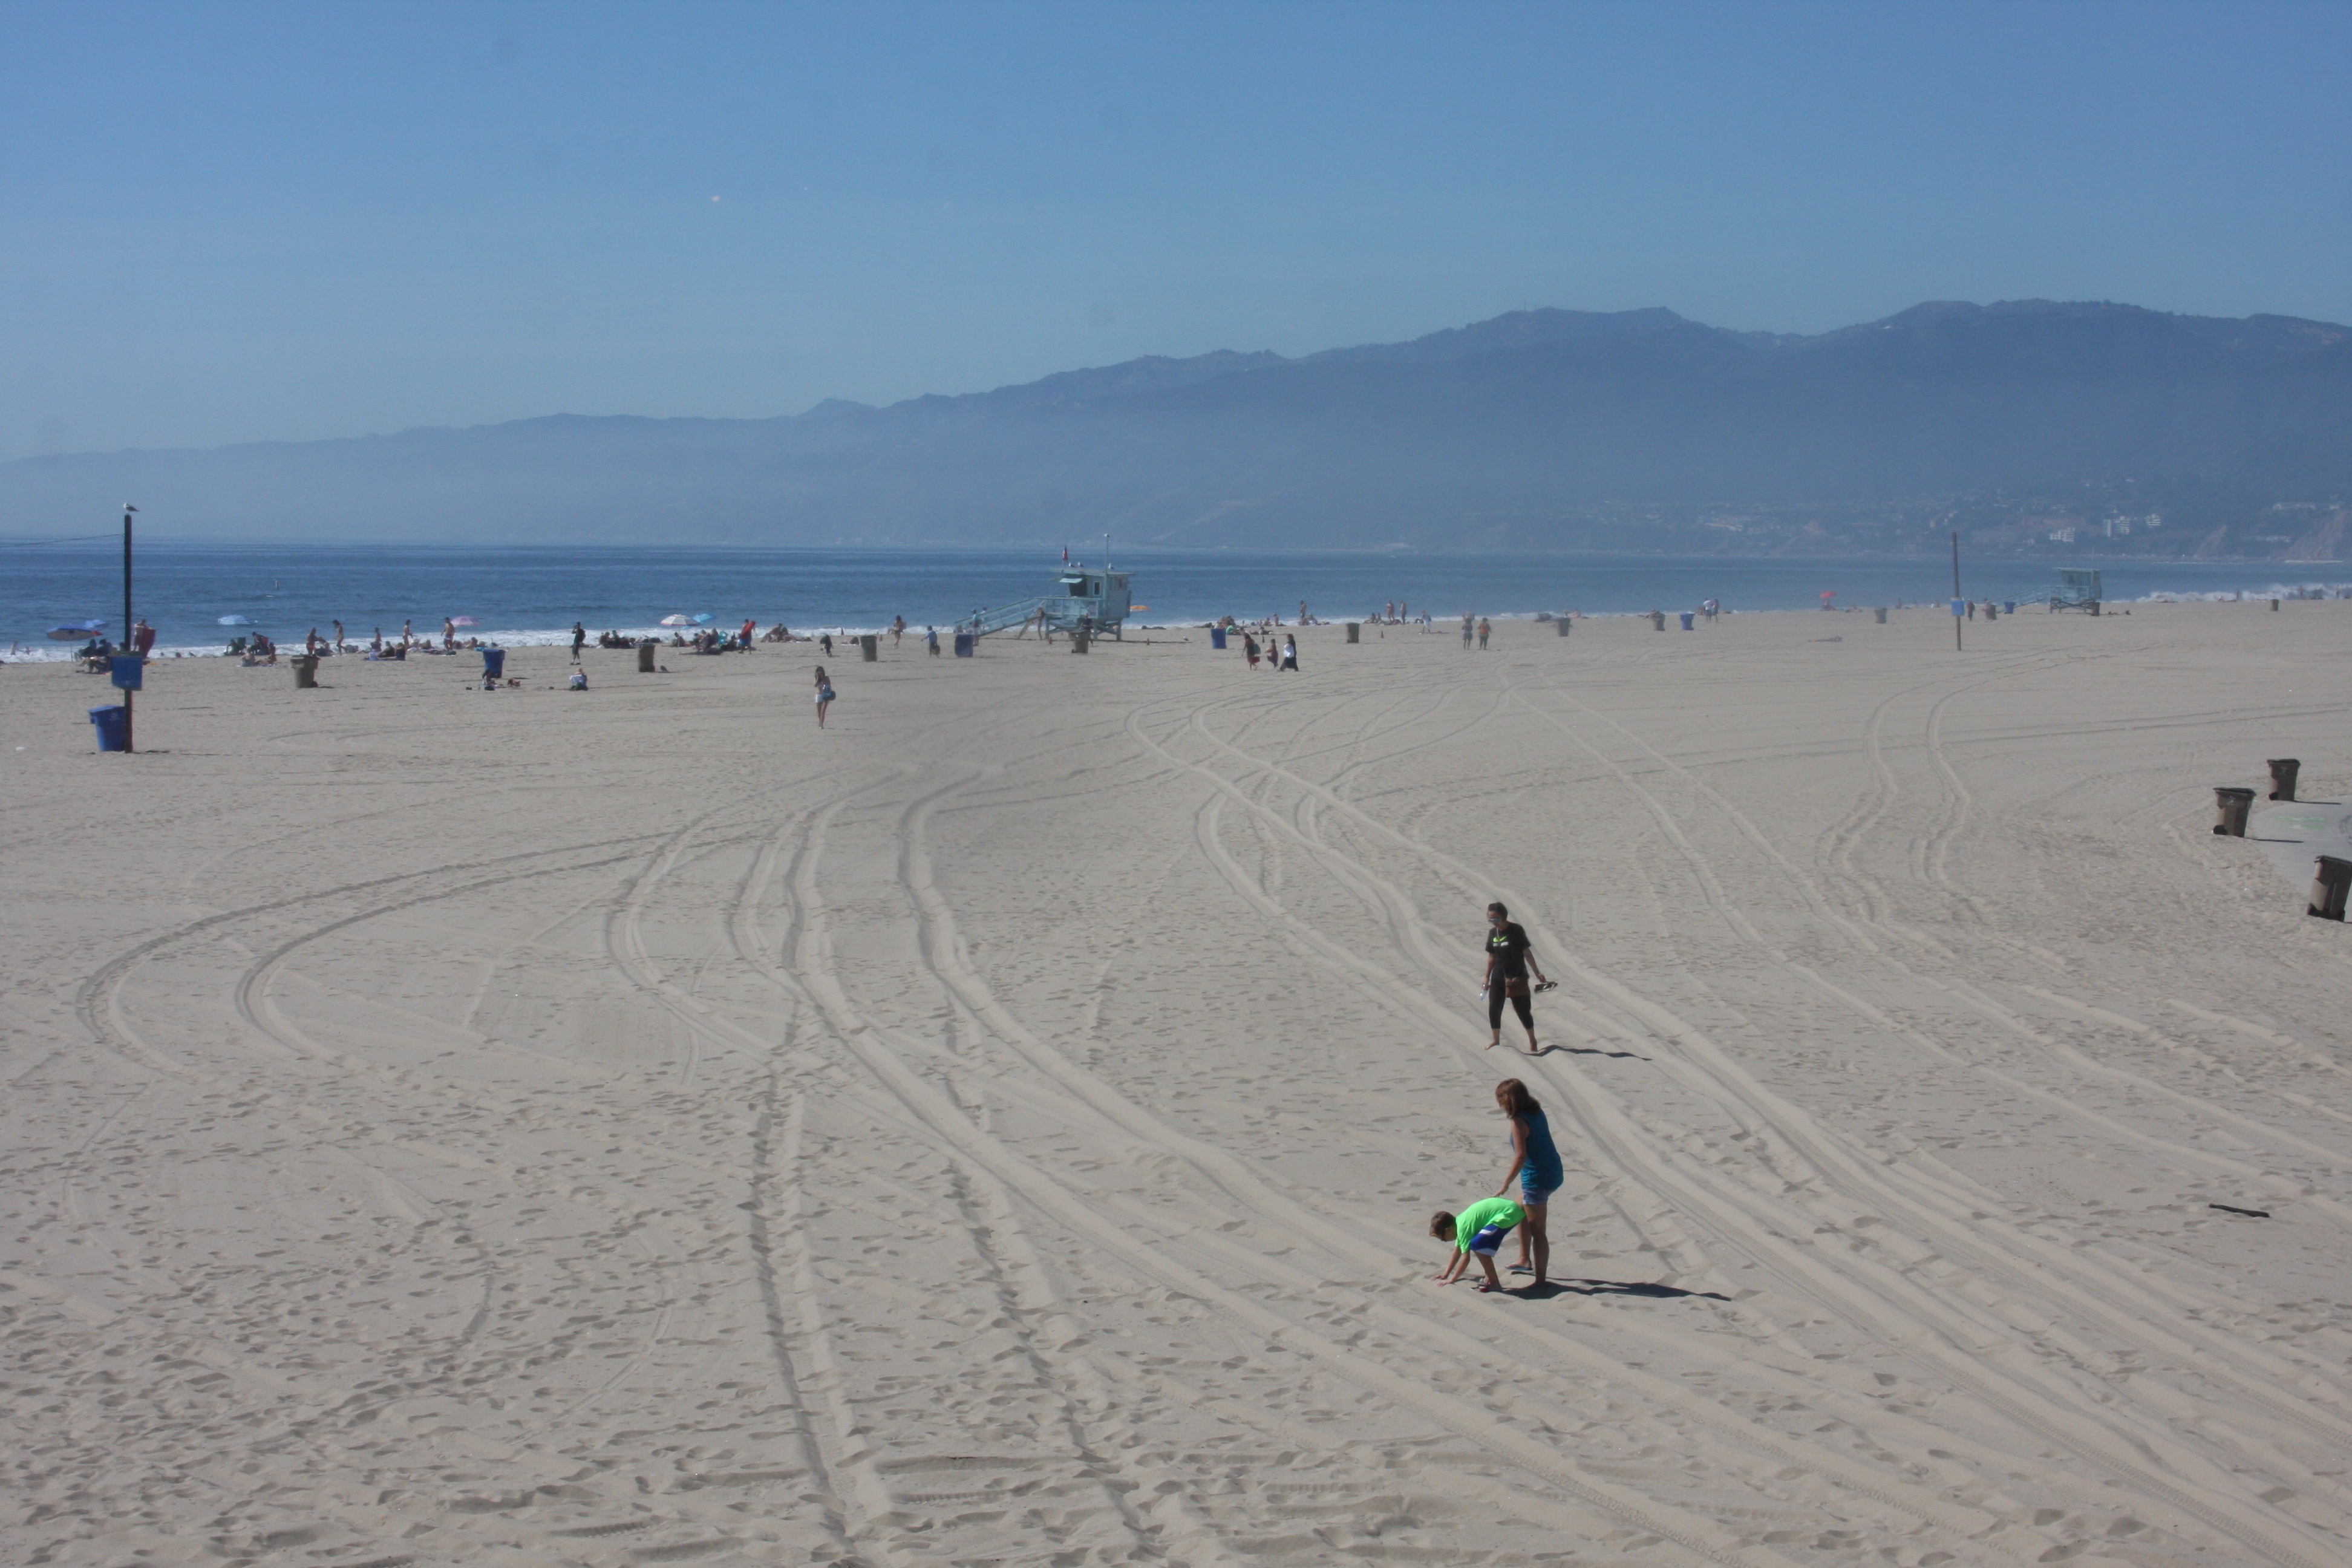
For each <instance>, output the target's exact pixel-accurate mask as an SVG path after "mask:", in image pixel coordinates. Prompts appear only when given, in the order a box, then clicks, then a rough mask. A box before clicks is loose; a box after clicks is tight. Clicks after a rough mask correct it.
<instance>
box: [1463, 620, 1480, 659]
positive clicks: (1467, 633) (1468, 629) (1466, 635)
mask: <svg viewBox="0 0 2352 1568" xmlns="http://www.w3.org/2000/svg"><path fill="white" fill-rule="evenodd" d="M1476 625H1477V617H1475V616H1463V617H1462V651H1463V652H1464V653H1468V652H1469V651H1470V637H1471V633H1472V632H1473V631H1474V630H1475V627H1476Z"/></svg>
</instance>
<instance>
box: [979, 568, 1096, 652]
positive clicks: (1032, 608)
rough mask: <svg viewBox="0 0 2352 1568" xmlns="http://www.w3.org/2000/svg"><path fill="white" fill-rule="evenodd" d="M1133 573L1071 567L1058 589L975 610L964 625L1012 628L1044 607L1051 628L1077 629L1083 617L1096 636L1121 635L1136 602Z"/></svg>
mask: <svg viewBox="0 0 2352 1568" xmlns="http://www.w3.org/2000/svg"><path fill="white" fill-rule="evenodd" d="M1131 576H1132V574H1129V573H1126V572H1112V571H1108V570H1099V571H1098V570H1097V569H1095V568H1092V567H1087V566H1071V567H1067V568H1066V569H1065V570H1064V571H1063V573H1062V575H1061V577H1060V578H1059V579H1058V580H1057V581H1056V582H1055V588H1056V590H1057V592H1055V593H1051V594H1041V595H1038V596H1037V597H1035V598H1034V599H1023V600H1020V601H1018V602H1017V603H1014V604H1010V605H997V606H996V607H995V608H993V609H988V610H975V611H973V612H972V614H971V617H970V618H969V619H967V620H966V621H965V622H964V629H965V630H966V631H969V632H971V633H973V634H975V635H977V636H980V637H987V636H989V635H990V634H992V633H994V632H1006V631H1012V630H1013V629H1014V628H1016V627H1019V626H1027V625H1029V624H1031V623H1032V622H1034V621H1035V620H1036V618H1037V613H1038V612H1039V611H1040V610H1043V611H1044V612H1045V629H1046V630H1048V631H1057V632H1069V631H1075V630H1076V629H1077V626H1078V623H1079V622H1080V621H1082V620H1083V621H1085V622H1086V624H1087V628H1088V629H1089V630H1090V631H1091V632H1092V633H1093V634H1094V635H1095V636H1097V637H1100V636H1102V635H1104V634H1106V633H1108V635H1109V636H1110V637H1114V638H1117V637H1119V636H1120V628H1121V627H1122V626H1124V625H1125V624H1126V621H1127V616H1128V609H1129V605H1130V604H1131V603H1132V596H1131V595H1130V594H1129V580H1130V578H1131Z"/></svg>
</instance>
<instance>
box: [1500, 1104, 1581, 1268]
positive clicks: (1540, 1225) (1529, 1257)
mask: <svg viewBox="0 0 2352 1568" xmlns="http://www.w3.org/2000/svg"><path fill="white" fill-rule="evenodd" d="M1495 1103H1496V1105H1498V1106H1500V1107H1501V1108H1502V1111H1503V1114H1504V1115H1506V1116H1507V1117H1509V1118H1510V1119H1511V1166H1510V1169H1509V1170H1507V1171H1505V1172H1504V1173H1503V1184H1502V1185H1501V1186H1499V1187H1496V1189H1495V1195H1496V1197H1498V1198H1499V1197H1507V1196H1508V1195H1509V1194H1510V1191H1511V1182H1512V1180H1513V1178H1515V1177H1516V1178H1517V1181H1518V1184H1519V1207H1521V1208H1523V1209H1525V1210H1526V1211H1527V1214H1528V1217H1527V1223H1526V1224H1524V1225H1522V1226H1519V1260H1518V1261H1517V1263H1514V1264H1513V1265H1511V1272H1512V1273H1514V1274H1533V1275H1534V1276H1535V1277H1536V1278H1535V1282H1536V1283H1537V1284H1538V1285H1541V1284H1543V1283H1544V1282H1545V1280H1547V1279H1549V1278H1550V1268H1551V1241H1550V1238H1549V1237H1546V1236H1545V1235H1544V1205H1546V1204H1549V1203H1550V1202H1551V1195H1552V1194H1554V1193H1556V1192H1558V1191H1559V1184H1560V1183H1561V1181H1562V1180H1563V1179H1564V1176H1565V1173H1563V1172H1562V1171H1561V1169H1560V1164H1559V1150H1558V1149H1556V1148H1554V1147H1553V1146H1552V1141H1551V1123H1550V1122H1549V1121H1545V1120H1544V1109H1543V1105H1542V1102H1540V1101H1539V1100H1537V1099H1536V1097H1535V1096H1534V1095H1532V1094H1529V1093H1528V1086H1527V1085H1526V1084H1524V1083H1521V1082H1520V1081H1519V1080H1518V1079H1515V1078H1507V1079H1504V1080H1503V1081H1502V1082H1500V1083H1498V1084H1496V1086H1495Z"/></svg>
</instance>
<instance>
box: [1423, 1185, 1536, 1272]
mask: <svg viewBox="0 0 2352 1568" xmlns="http://www.w3.org/2000/svg"><path fill="white" fill-rule="evenodd" d="M1527 1217H1528V1211H1527V1210H1525V1209H1523V1208H1521V1207H1520V1206H1519V1205H1517V1204H1516V1203H1514V1202H1512V1201H1511V1200H1510V1199H1509V1198H1480V1199H1479V1200H1478V1201H1477V1202H1476V1203H1475V1204H1472V1205H1470V1206H1469V1207H1468V1208H1466V1209H1464V1210H1463V1211H1462V1212H1461V1214H1460V1215H1450V1214H1447V1213H1446V1212H1445V1211H1444V1209H1440V1210H1438V1211H1437V1213H1435V1214H1433V1215H1430V1216H1429V1234H1430V1235H1432V1236H1433V1237H1436V1238H1437V1239H1438V1240H1440V1241H1447V1242H1452V1243H1453V1244H1454V1257H1453V1258H1452V1259H1451V1260H1450V1261H1449V1262H1448V1263H1447V1264H1446V1265H1445V1271H1444V1273H1442V1274H1440V1275H1439V1276H1438V1277H1437V1282H1438V1283H1439V1284H1440V1285H1451V1284H1453V1283H1454V1281H1455V1280H1456V1279H1461V1278H1462V1276H1463V1274H1464V1272H1465V1271H1466V1270H1467V1269H1468V1268H1469V1267H1470V1259H1471V1258H1473V1257H1475V1258H1477V1259H1478V1261H1479V1262H1480V1263H1482V1264H1484V1265H1486V1282H1485V1283H1483V1284H1481V1285H1480V1286H1479V1287H1478V1289H1481V1290H1499V1289H1502V1288H1503V1281H1502V1278H1501V1276H1499V1275H1497V1274H1496V1272H1495V1249H1496V1247H1500V1246H1502V1245H1503V1237H1506V1236H1508V1235H1509V1234H1510V1233H1511V1232H1512V1230H1514V1229H1515V1228H1517V1226H1518V1224H1519V1222H1520V1221H1521V1220H1524V1219H1526V1218H1527Z"/></svg>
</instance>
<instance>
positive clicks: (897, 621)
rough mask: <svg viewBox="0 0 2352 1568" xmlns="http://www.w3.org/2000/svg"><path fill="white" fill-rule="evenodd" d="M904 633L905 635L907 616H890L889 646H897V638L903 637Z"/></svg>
mask: <svg viewBox="0 0 2352 1568" xmlns="http://www.w3.org/2000/svg"><path fill="white" fill-rule="evenodd" d="M906 635H907V617H906V616H891V617H890V646H891V647H898V639H899V638H900V637H905V636H906Z"/></svg>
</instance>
